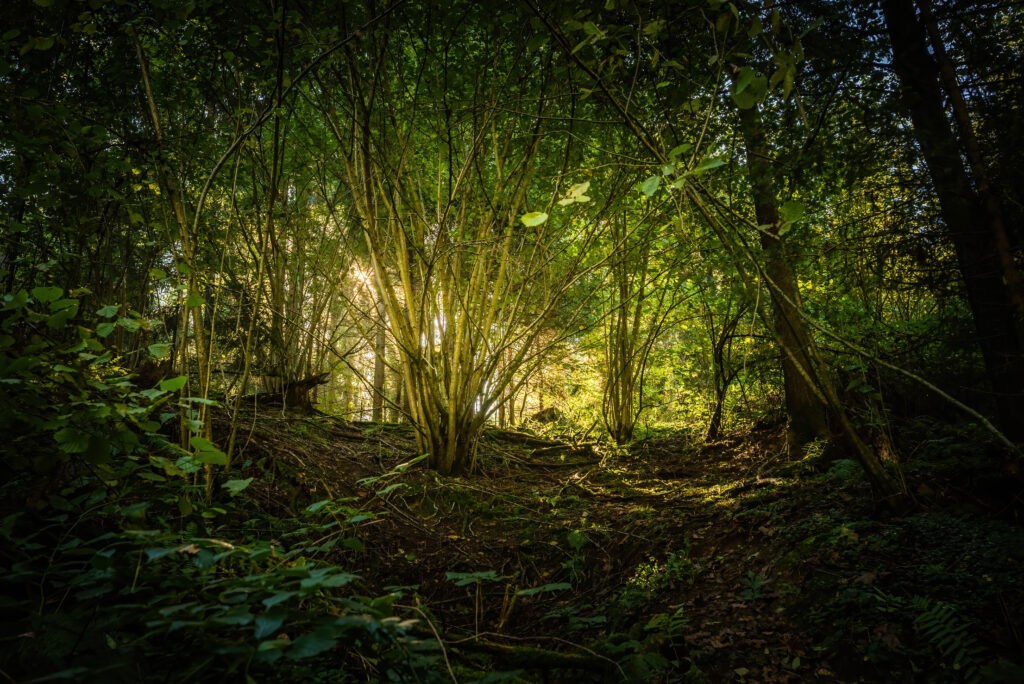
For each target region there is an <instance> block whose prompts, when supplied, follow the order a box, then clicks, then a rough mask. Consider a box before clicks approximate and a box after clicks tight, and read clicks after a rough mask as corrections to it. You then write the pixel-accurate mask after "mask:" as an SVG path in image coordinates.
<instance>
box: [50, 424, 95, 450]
mask: <svg viewBox="0 0 1024 684" xmlns="http://www.w3.org/2000/svg"><path fill="white" fill-rule="evenodd" d="M53 438H54V439H56V440H57V444H60V449H61V451H63V452H64V453H66V454H80V453H82V452H83V451H85V450H86V449H87V448H88V447H89V435H86V434H83V433H81V432H79V431H78V430H76V429H74V428H70V427H66V428H62V429H60V430H58V431H57V433H56V434H55V435H54V436H53Z"/></svg>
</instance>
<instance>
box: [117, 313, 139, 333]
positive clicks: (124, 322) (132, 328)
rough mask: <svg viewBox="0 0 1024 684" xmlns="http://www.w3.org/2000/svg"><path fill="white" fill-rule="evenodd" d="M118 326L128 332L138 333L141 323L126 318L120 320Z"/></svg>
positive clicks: (122, 317)
mask: <svg viewBox="0 0 1024 684" xmlns="http://www.w3.org/2000/svg"><path fill="white" fill-rule="evenodd" d="M117 324H118V325H119V326H121V327H122V328H124V329H125V330H127V331H128V332H136V331H137V330H138V329H139V322H138V321H136V320H133V319H131V318H128V317H126V316H121V317H120V318H118V319H117Z"/></svg>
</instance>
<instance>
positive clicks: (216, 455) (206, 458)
mask: <svg viewBox="0 0 1024 684" xmlns="http://www.w3.org/2000/svg"><path fill="white" fill-rule="evenodd" d="M188 443H189V444H190V445H191V446H192V448H193V449H195V450H196V453H195V455H194V456H193V458H195V460H197V461H199V462H200V463H209V464H211V465H227V464H228V455H227V454H225V453H224V452H223V451H221V450H220V449H218V448H217V446H216V445H215V444H214V443H213V442H211V441H210V440H208V439H204V438H203V437H193V438H192V439H190V440H189V442H188Z"/></svg>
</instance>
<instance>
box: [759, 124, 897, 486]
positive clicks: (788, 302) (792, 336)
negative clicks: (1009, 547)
mask: <svg viewBox="0 0 1024 684" xmlns="http://www.w3.org/2000/svg"><path fill="white" fill-rule="evenodd" d="M739 115H740V126H741V129H742V133H743V139H744V143H745V145H746V148H747V170H748V175H749V177H750V184H751V186H752V187H753V192H754V211H755V213H756V215H757V222H758V225H762V226H767V227H766V228H764V232H762V234H761V249H762V251H763V253H764V259H765V266H764V274H765V276H766V277H767V278H768V279H769V280H770V281H771V282H770V283H769V287H768V290H769V292H770V293H771V299H772V313H773V320H772V323H773V326H774V328H775V335H776V338H777V339H778V342H779V346H780V347H781V351H782V359H783V366H782V370H783V374H784V379H785V390H786V409H787V411H788V412H789V419H790V429H791V433H792V436H793V437H795V438H796V439H797V443H798V444H801V443H803V441H805V440H807V439H808V438H811V439H813V438H816V437H821V438H825V439H830V438H831V437H832V433H831V431H830V430H829V418H832V419H833V420H834V421H835V422H836V423H837V424H838V428H839V430H838V432H839V434H840V435H841V436H842V438H843V440H844V442H845V444H846V446H847V447H848V448H849V450H850V451H851V452H852V453H853V455H854V456H855V457H856V458H857V460H858V461H860V464H861V465H862V466H863V467H864V471H865V473H866V474H867V476H868V480H869V481H870V482H871V486H872V488H873V489H874V491H875V492H876V493H877V494H879V495H880V496H882V497H885V498H886V499H893V498H895V497H897V496H899V495H900V493H901V490H900V487H899V485H898V484H897V483H896V482H895V480H893V478H892V477H891V476H890V475H889V473H888V471H886V469H885V466H884V465H883V464H882V462H881V461H880V460H879V458H878V455H877V454H876V453H875V452H874V451H872V450H871V448H870V447H868V446H867V445H866V444H865V443H864V440H862V439H861V438H860V435H858V434H857V429H856V427H855V426H854V425H853V423H852V421H850V418H849V416H848V415H847V414H846V411H845V410H844V408H843V406H842V404H841V402H840V401H839V395H838V393H837V392H836V389H835V384H834V383H833V382H832V377H831V374H830V372H829V370H828V369H827V368H826V367H825V364H824V361H823V360H822V358H821V355H820V353H819V352H818V349H817V347H816V345H815V343H814V339H813V338H812V337H811V335H810V333H809V332H808V330H807V327H806V326H805V325H804V321H803V318H801V310H800V307H801V303H800V293H799V290H798V289H797V284H796V276H795V274H794V273H793V268H792V266H791V265H790V263H789V258H788V255H787V254H786V243H785V241H784V240H783V238H782V236H781V235H780V234H779V229H780V227H781V221H780V218H779V208H778V204H777V202H776V199H775V190H774V183H773V180H772V175H771V166H770V164H769V162H768V146H767V144H766V142H765V137H764V131H763V129H762V127H761V115H760V113H759V111H758V108H757V107H756V106H754V107H751V108H750V109H740V110H739Z"/></svg>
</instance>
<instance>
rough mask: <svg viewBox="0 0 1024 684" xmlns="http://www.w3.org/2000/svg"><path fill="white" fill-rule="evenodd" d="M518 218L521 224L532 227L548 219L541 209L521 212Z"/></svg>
mask: <svg viewBox="0 0 1024 684" xmlns="http://www.w3.org/2000/svg"><path fill="white" fill-rule="evenodd" d="M519 220H520V221H522V222H523V225H524V226H526V227H527V228H533V227H534V226H539V225H540V224H542V223H544V222H545V221H547V220H548V215H547V213H545V212H543V211H531V212H530V213H529V214H523V215H522V216H521V217H519Z"/></svg>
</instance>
